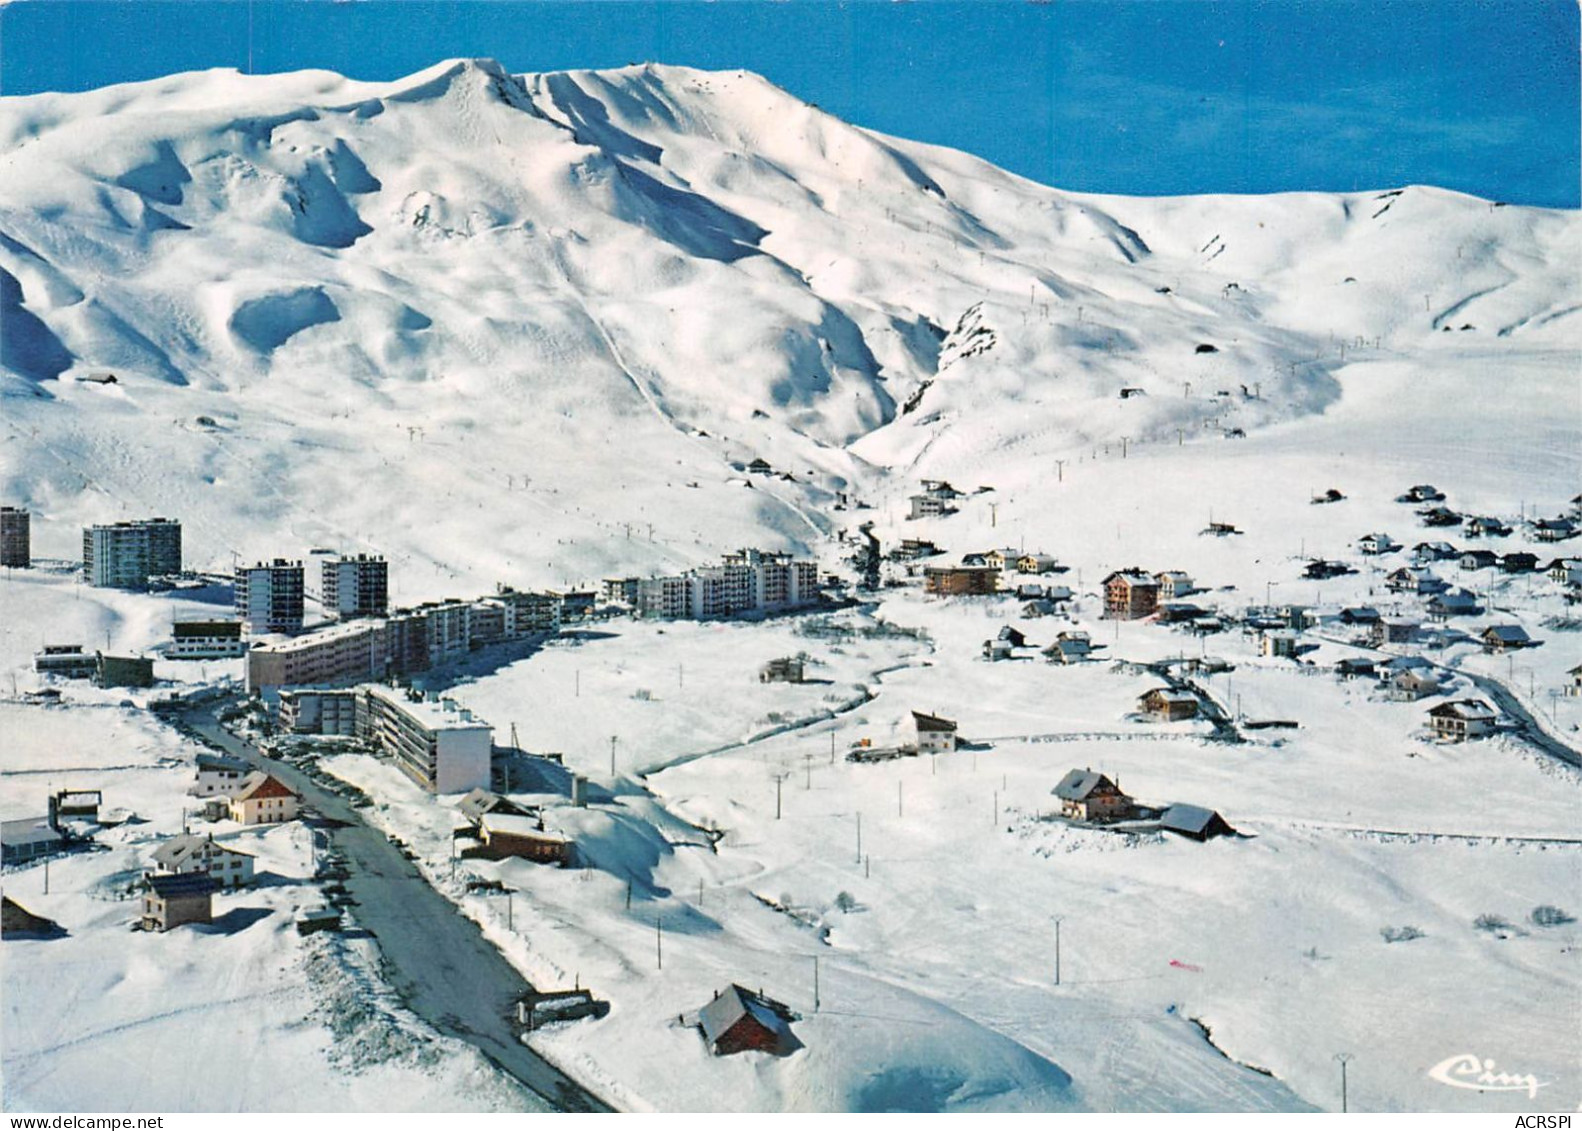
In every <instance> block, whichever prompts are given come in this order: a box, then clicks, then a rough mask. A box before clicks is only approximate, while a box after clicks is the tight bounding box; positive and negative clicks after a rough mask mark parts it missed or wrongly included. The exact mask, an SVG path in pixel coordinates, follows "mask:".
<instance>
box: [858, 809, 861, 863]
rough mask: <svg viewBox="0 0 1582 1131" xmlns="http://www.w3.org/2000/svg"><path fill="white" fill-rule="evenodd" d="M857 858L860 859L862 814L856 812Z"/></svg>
mask: <svg viewBox="0 0 1582 1131" xmlns="http://www.w3.org/2000/svg"><path fill="white" fill-rule="evenodd" d="M857 859H858V861H859V862H860V861H861V860H862V814H861V813H858V814H857Z"/></svg>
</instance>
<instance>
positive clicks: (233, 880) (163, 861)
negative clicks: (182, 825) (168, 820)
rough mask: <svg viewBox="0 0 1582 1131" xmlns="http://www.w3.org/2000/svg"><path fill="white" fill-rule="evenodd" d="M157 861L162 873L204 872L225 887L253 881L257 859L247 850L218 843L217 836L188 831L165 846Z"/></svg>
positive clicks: (155, 861)
mask: <svg viewBox="0 0 1582 1131" xmlns="http://www.w3.org/2000/svg"><path fill="white" fill-rule="evenodd" d="M154 863H155V865H156V866H157V867H158V868H159V870H160V871H162V872H169V873H171V874H173V875H186V874H188V873H193V872H202V873H204V874H205V875H208V876H210V877H212V878H213V879H215V880H216V881H218V882H219V883H220V884H221V886H223V887H232V888H236V887H242V886H243V885H245V884H250V883H252V882H253V858H252V856H251V855H250V854H248V853H246V852H239V851H237V850H236V849H233V848H227V847H226V846H225V845H223V844H216V843H215V841H214V838H213V837H207V836H198V835H196V834H187V835H184V836H179V837H176V838H175V839H174V840H171V841H168V842H166V843H165V844H163V845H161V846H160V848H159V850H158V851H157V852H155V853H154Z"/></svg>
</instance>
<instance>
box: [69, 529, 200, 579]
mask: <svg viewBox="0 0 1582 1131" xmlns="http://www.w3.org/2000/svg"><path fill="white" fill-rule="evenodd" d="M82 566H83V571H84V572H85V573H86V574H87V581H88V584H89V585H94V586H99V587H103V588H111V589H146V588H147V587H148V581H149V578H151V577H159V576H161V575H165V574H174V573H180V572H181V523H179V522H177V521H175V520H174V519H169V518H149V519H141V520H138V521H134V522H116V523H108V524H102V525H99V526H89V527H84V528H83V532H82Z"/></svg>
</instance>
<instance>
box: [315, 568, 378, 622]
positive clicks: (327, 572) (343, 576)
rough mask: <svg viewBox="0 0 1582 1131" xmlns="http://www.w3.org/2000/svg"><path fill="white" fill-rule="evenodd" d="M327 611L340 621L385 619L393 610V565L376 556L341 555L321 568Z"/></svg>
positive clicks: (321, 599) (322, 597)
mask: <svg viewBox="0 0 1582 1131" xmlns="http://www.w3.org/2000/svg"><path fill="white" fill-rule="evenodd" d="M319 571H320V579H321V580H320V585H319V593H320V601H321V603H322V604H323V606H324V611H325V612H327V613H333V614H335V615H336V616H338V617H339V618H340V619H341V620H352V619H354V618H356V617H382V616H384V615H385V613H386V612H388V611H389V608H390V563H389V562H387V561H385V560H384V558H382V557H379V556H377V555H373V554H358V555H356V556H355V557H353V556H351V555H342V556H339V557H334V558H329V559H327V560H325V561H323V562H321V563H320V565H319Z"/></svg>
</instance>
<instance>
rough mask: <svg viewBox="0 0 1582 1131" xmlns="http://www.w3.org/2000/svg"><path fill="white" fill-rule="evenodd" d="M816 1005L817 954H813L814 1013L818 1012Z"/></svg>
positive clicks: (817, 1004)
mask: <svg viewBox="0 0 1582 1131" xmlns="http://www.w3.org/2000/svg"><path fill="white" fill-rule="evenodd" d="M818 1007H819V1000H818V955H816V954H815V955H814V956H813V1012H814V1013H817V1012H818Z"/></svg>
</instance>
